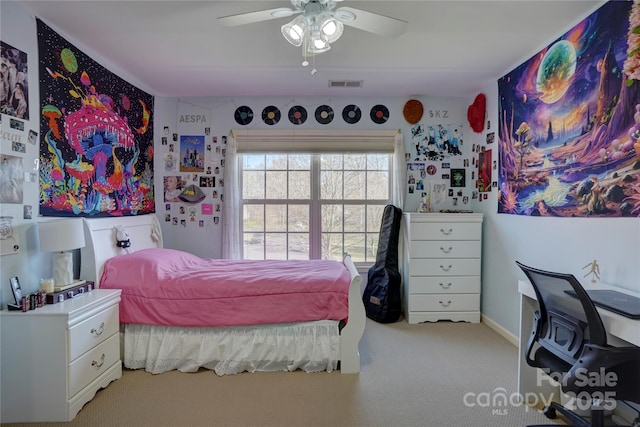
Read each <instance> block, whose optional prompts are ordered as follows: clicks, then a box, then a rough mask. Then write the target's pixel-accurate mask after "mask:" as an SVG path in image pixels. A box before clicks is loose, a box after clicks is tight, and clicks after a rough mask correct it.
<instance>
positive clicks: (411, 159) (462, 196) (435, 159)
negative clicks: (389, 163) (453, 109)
mask: <svg viewBox="0 0 640 427" xmlns="http://www.w3.org/2000/svg"><path fill="white" fill-rule="evenodd" d="M410 102H413V103H416V102H418V101H416V100H411V101H408V103H407V104H409V103H410ZM405 118H407V114H405ZM418 120H419V119H418ZM407 121H409V119H407ZM411 121H415V118H412V120H411ZM407 147H408V148H407V152H406V153H405V159H406V161H407V188H408V193H409V194H410V195H412V194H415V195H418V196H419V197H420V200H421V203H420V207H419V211H422V212H429V211H432V210H437V209H438V207H439V206H442V205H449V206H453V207H454V209H455V210H459V211H466V210H468V209H467V206H466V205H468V204H469V200H470V198H471V197H473V198H476V197H477V191H469V189H468V182H469V181H468V179H469V177H468V176H467V169H468V168H469V159H468V157H467V155H466V154H465V153H464V150H463V147H464V131H463V126H462V124H448V123H441V124H423V123H418V122H416V123H413V126H412V127H411V139H410V142H409V144H407ZM471 179H474V178H473V177H471ZM470 196H471V197H470Z"/></svg>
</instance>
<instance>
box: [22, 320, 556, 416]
mask: <svg viewBox="0 0 640 427" xmlns="http://www.w3.org/2000/svg"><path fill="white" fill-rule="evenodd" d="M360 354H361V361H362V368H361V372H360V374H358V375H344V374H341V373H340V372H333V373H326V372H322V373H313V374H307V373H304V372H300V371H298V372H270V373H246V372H245V373H242V374H238V375H232V376H225V377H218V376H216V375H215V374H214V373H213V372H211V371H205V370H201V371H199V372H198V373H192V374H189V373H180V372H176V371H173V372H167V373H164V374H160V375H151V374H148V373H146V372H144V371H130V370H125V371H124V373H123V376H122V378H121V379H119V380H118V381H115V382H113V383H112V384H111V385H110V386H109V387H107V388H106V389H104V390H101V391H100V392H98V394H97V395H96V397H95V398H94V399H93V400H92V401H91V402H90V403H88V404H87V405H86V406H85V407H84V408H83V409H82V411H80V412H79V413H78V415H77V416H76V418H75V419H74V420H73V421H72V422H70V423H47V424H39V425H43V426H48V427H54V426H58V425H59V426H68V427H75V426H82V427H86V426H96V427H98V426H100V427H101V426H123V427H126V426H149V427H151V426H172V427H173V426H176V427H177V426H222V427H225V426H234V427H235V426H256V427H258V426H260V427H263V426H291V427H303V426H322V427H324V426H331V427H339V426H345V427H347V426H362V427H365V426H366V427H376V426H380V427H391V426H393V427H410V426H411V427H413V426H416V427H418V426H426V427H430V426H433V427H453V426H477V427H500V426H505V427H515V426H525V425H526V424H529V423H549V422H550V421H549V420H547V419H546V418H545V417H544V416H543V415H542V414H540V413H538V412H537V411H536V410H535V409H531V408H529V407H527V406H518V405H511V406H506V407H504V406H503V407H493V406H480V405H478V404H477V403H478V399H477V396H478V395H479V394H480V393H485V396H486V395H487V394H488V395H491V396H494V395H495V394H496V393H497V391H496V389H498V388H500V387H502V388H504V390H506V393H507V395H511V394H512V393H515V391H516V381H517V357H518V355H517V349H516V348H515V347H514V346H513V345H511V344H510V343H508V342H507V341H506V340H505V339H503V338H502V337H500V336H499V335H497V334H496V333H495V332H494V331H492V330H491V329H489V328H488V327H487V326H485V325H484V324H469V323H426V324H419V325H409V324H407V323H406V322H405V321H404V320H402V321H400V322H398V323H394V324H389V325H382V324H378V323H375V322H373V321H371V320H367V326H366V330H365V335H364V338H363V340H362V341H361V343H360ZM467 393H471V394H469V395H467V399H466V402H467V403H471V404H475V406H471V405H468V404H465V398H464V397H465V394H467ZM33 425H37V424H33Z"/></svg>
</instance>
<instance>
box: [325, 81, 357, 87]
mask: <svg viewBox="0 0 640 427" xmlns="http://www.w3.org/2000/svg"><path fill="white" fill-rule="evenodd" d="M362 83H364V80H329V87H362Z"/></svg>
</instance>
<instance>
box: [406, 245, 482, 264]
mask: <svg viewBox="0 0 640 427" xmlns="http://www.w3.org/2000/svg"><path fill="white" fill-rule="evenodd" d="M481 250H482V244H481V242H480V240H450V241H445V240H412V241H411V243H410V251H411V259H412V261H413V262H415V261H417V262H419V258H480V254H481Z"/></svg>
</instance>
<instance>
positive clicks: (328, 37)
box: [316, 13, 344, 43]
mask: <svg viewBox="0 0 640 427" xmlns="http://www.w3.org/2000/svg"><path fill="white" fill-rule="evenodd" d="M316 22H318V23H319V25H318V27H319V33H320V38H321V39H322V40H324V41H325V42H327V43H333V42H334V41H336V40H338V39H339V38H340V36H342V32H343V31H344V24H342V22H340V21H339V20H337V19H335V18H334V17H333V16H332V15H331V14H329V13H322V14H320V15H318V17H317V18H316Z"/></svg>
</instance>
